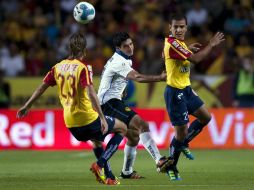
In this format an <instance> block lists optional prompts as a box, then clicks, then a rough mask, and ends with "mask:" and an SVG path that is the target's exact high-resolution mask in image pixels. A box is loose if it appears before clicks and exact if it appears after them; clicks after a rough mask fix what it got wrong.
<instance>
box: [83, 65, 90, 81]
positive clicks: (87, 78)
mask: <svg viewBox="0 0 254 190" xmlns="http://www.w3.org/2000/svg"><path fill="white" fill-rule="evenodd" d="M84 69H85V71H86V80H87V84H88V85H90V80H89V73H88V69H87V67H86V65H85V67H84Z"/></svg>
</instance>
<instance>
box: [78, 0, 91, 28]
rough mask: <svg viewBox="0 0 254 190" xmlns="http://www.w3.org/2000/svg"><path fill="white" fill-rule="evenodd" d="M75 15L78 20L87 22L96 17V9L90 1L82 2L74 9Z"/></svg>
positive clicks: (83, 22) (82, 22)
mask: <svg viewBox="0 0 254 190" xmlns="http://www.w3.org/2000/svg"><path fill="white" fill-rule="evenodd" d="M73 16H74V18H75V20H76V21H77V22H79V23H81V24H87V23H88V22H90V21H91V20H93V19H94V17H95V9H94V7H93V5H92V4H90V3H87V2H80V3H78V4H77V5H76V6H75V7H74V9H73Z"/></svg>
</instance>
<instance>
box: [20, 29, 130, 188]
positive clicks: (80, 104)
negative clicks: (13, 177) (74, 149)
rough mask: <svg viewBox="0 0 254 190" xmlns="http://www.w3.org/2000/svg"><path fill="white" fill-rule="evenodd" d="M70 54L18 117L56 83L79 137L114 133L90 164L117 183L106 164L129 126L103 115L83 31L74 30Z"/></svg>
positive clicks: (107, 181) (105, 181)
mask: <svg viewBox="0 0 254 190" xmlns="http://www.w3.org/2000/svg"><path fill="white" fill-rule="evenodd" d="M69 49H70V56H69V58H68V59H65V60H62V61H61V62H59V63H57V64H56V65H55V66H54V67H52V69H51V70H50V71H49V72H48V74H47V75H46V76H45V78H44V80H43V82H42V84H41V85H40V86H39V87H38V88H37V89H36V90H35V92H34V93H33V95H32V96H31V97H30V99H29V100H28V101H27V102H26V103H25V105H24V106H23V107H22V108H21V109H20V110H19V111H18V113H17V117H18V118H22V117H24V116H26V115H27V113H28V111H29V109H30V108H31V106H32V104H33V103H34V102H35V100H37V99H38V98H39V97H40V96H41V95H42V94H43V93H44V92H45V91H46V90H47V89H48V87H49V86H55V85H57V88H58V95H59V99H60V102H61V104H62V107H63V111H64V113H63V115H64V121H65V124H66V127H67V128H68V129H69V131H70V132H71V133H72V135H73V136H74V137H75V138H76V139H77V140H79V141H84V142H86V141H88V140H92V141H93V140H94V141H103V140H104V138H105V137H106V136H107V135H108V134H109V133H114V134H115V135H114V136H113V137H112V138H111V139H110V141H109V142H108V144H107V146H106V149H105V151H104V150H103V151H102V154H101V156H100V158H99V159H98V161H97V162H94V163H93V164H92V165H91V169H90V170H91V171H92V172H93V173H94V174H95V176H96V180H97V181H99V182H101V183H103V184H107V185H118V184H120V182H119V181H118V180H112V179H107V178H106V177H105V174H104V172H103V168H104V167H105V165H106V164H107V162H108V160H109V159H110V158H111V156H112V155H113V154H114V153H115V152H116V151H117V149H118V145H119V144H120V142H121V141H122V139H123V137H124V136H125V135H126V132H127V127H126V125H125V124H124V123H122V122H121V121H119V120H117V119H115V118H113V117H110V116H104V114H103V113H102V110H101V107H100V104H99V100H98V97H97V95H96V92H95V90H94V87H93V82H92V70H91V67H90V66H88V65H87V64H86V63H85V62H84V58H85V55H86V53H85V51H86V39H85V36H84V35H82V34H73V35H72V36H71V38H70V41H69Z"/></svg>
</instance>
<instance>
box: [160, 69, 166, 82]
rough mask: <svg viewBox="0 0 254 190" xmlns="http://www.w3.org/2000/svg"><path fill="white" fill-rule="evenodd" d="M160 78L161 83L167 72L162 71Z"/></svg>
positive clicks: (164, 79)
mask: <svg viewBox="0 0 254 190" xmlns="http://www.w3.org/2000/svg"><path fill="white" fill-rule="evenodd" d="M160 78H161V81H166V79H167V72H166V71H165V70H164V71H162V73H161V74H160Z"/></svg>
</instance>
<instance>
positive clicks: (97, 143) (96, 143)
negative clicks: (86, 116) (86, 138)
mask: <svg viewBox="0 0 254 190" xmlns="http://www.w3.org/2000/svg"><path fill="white" fill-rule="evenodd" d="M92 143H93V148H99V147H102V142H100V141H96V140H93V141H92Z"/></svg>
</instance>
